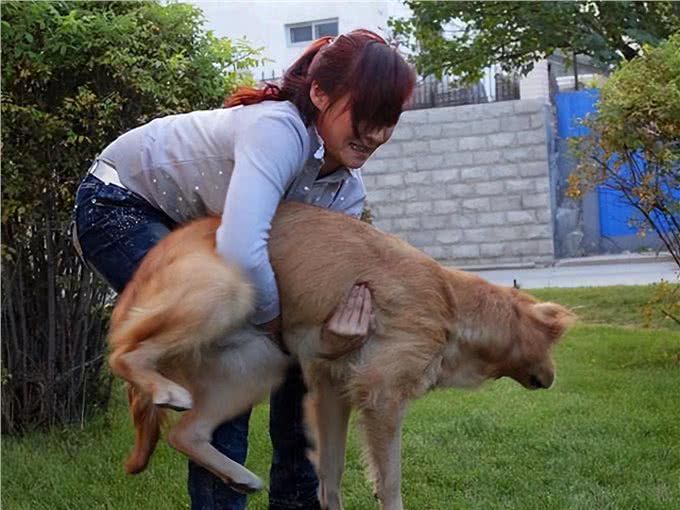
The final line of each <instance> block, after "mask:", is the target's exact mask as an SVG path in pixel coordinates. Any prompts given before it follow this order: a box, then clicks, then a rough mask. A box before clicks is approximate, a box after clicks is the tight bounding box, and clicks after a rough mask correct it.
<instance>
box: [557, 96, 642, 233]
mask: <svg viewBox="0 0 680 510" xmlns="http://www.w3.org/2000/svg"><path fill="white" fill-rule="evenodd" d="M599 97H600V94H599V90H597V89H586V90H579V91H575V92H560V93H558V94H557V96H556V98H555V102H556V105H557V131H558V136H559V137H560V138H563V139H567V138H572V137H577V136H584V135H587V134H588V132H589V130H588V129H587V128H586V127H584V126H582V125H581V124H580V121H581V120H582V119H585V118H586V117H587V116H588V114H590V113H594V112H595V111H596V110H597V107H596V103H597V101H598V100H599ZM597 201H598V209H599V228H600V236H603V237H608V238H616V237H621V236H631V235H635V234H636V233H637V229H636V228H635V227H634V226H631V225H630V220H631V218H633V219H641V215H640V213H639V212H638V211H637V210H636V209H635V208H634V207H633V206H631V205H630V204H629V203H628V202H626V200H625V198H624V197H623V194H622V193H620V192H617V191H613V190H609V189H605V188H602V187H599V188H598V189H597Z"/></svg>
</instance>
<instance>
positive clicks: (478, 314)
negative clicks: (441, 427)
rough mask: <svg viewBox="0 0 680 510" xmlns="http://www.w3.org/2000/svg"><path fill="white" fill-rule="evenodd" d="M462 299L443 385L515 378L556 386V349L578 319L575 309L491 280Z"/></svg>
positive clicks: (528, 383) (446, 356)
mask: <svg viewBox="0 0 680 510" xmlns="http://www.w3.org/2000/svg"><path fill="white" fill-rule="evenodd" d="M457 301H458V304H459V307H458V311H457V316H458V319H457V320H456V325H455V326H454V328H453V329H452V331H451V335H450V338H449V343H448V346H447V348H446V350H445V352H444V360H443V362H442V373H441V377H440V381H439V383H440V384H442V385H446V386H458V387H475V386H479V385H480V384H482V383H483V382H484V381H486V380H488V379H499V378H501V377H510V378H512V379H514V380H515V381H517V382H518V383H520V384H521V385H522V386H524V387H525V388H529V389H540V388H549V387H550V386H552V384H553V382H554V380H555V367H554V364H553V361H552V357H551V352H550V351H551V348H552V347H553V345H555V343H557V341H558V340H559V339H560V338H561V337H562V336H563V335H564V333H565V332H566V330H567V328H568V327H569V325H570V324H572V322H573V321H574V320H575V317H574V315H573V314H572V313H571V312H570V311H569V310H567V309H566V308H564V307H563V306H561V305H558V304H555V303H540V302H538V301H537V300H536V299H534V298H533V297H531V296H529V295H528V294H524V293H523V292H519V291H517V290H515V289H505V288H500V287H496V286H493V285H491V284H486V285H483V286H482V287H480V288H479V289H477V292H476V296H475V293H472V294H471V295H468V296H465V298H463V299H462V300H457Z"/></svg>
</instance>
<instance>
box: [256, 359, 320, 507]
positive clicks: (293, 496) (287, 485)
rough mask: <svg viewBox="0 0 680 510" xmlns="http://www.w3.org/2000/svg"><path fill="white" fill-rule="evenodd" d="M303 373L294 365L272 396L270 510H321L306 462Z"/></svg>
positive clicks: (309, 467) (306, 442)
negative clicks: (272, 450) (272, 452)
mask: <svg viewBox="0 0 680 510" xmlns="http://www.w3.org/2000/svg"><path fill="white" fill-rule="evenodd" d="M306 391H307V390H306V388H305V383H304V381H303V378H302V372H301V370H300V367H299V366H298V365H293V366H292V367H291V368H290V369H289V370H288V373H287V374H286V379H285V381H284V383H283V385H282V386H281V387H280V388H279V389H278V390H276V391H275V392H274V393H272V396H271V399H270V405H269V409H270V411H269V434H270V436H271V439H272V446H273V448H274V454H273V457H272V467H271V471H270V493H269V509H270V510H283V509H286V510H288V509H305V510H314V509H320V508H321V507H320V505H319V500H318V496H317V488H318V485H319V480H318V479H317V477H316V473H315V471H314V466H313V465H312V463H311V462H310V461H309V459H308V458H307V449H308V448H309V443H308V441H307V437H306V436H305V427H304V423H303V409H302V399H303V397H304V395H305V393H306Z"/></svg>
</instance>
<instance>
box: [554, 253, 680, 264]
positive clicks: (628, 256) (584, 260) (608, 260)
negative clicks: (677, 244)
mask: <svg viewBox="0 0 680 510" xmlns="http://www.w3.org/2000/svg"><path fill="white" fill-rule="evenodd" d="M657 262H673V257H672V256H671V254H670V253H666V252H664V253H659V254H658V255H657V254H655V253H653V254H646V253H622V254H616V255H594V256H591V257H579V258H569V259H559V260H556V261H555V264H554V265H555V267H576V266H600V265H608V264H651V263H657Z"/></svg>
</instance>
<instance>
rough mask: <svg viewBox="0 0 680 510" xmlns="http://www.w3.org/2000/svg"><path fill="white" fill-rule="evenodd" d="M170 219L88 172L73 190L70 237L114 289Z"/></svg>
mask: <svg viewBox="0 0 680 510" xmlns="http://www.w3.org/2000/svg"><path fill="white" fill-rule="evenodd" d="M173 227H175V224H174V222H173V221H172V220H171V219H170V217H168V216H167V215H166V214H165V213H163V212H162V211H159V210H158V209H156V208H155V207H153V206H152V205H151V204H149V203H148V202H147V201H146V200H144V199H143V198H142V197H140V196H139V195H137V194H135V193H133V192H132V191H129V190H127V189H124V188H121V187H119V186H116V185H115V184H106V183H104V182H103V181H101V180H99V179H98V178H97V177H95V176H94V175H90V174H88V175H87V176H86V177H85V179H83V181H82V182H81V184H80V187H79V188H78V192H77V193H76V206H75V210H74V225H73V240H74V245H75V247H76V251H77V252H78V254H79V255H80V257H81V258H82V259H83V261H84V262H85V263H86V264H87V265H88V266H89V267H90V268H91V269H93V270H94V271H96V272H97V273H98V274H99V275H100V276H101V277H102V278H103V279H104V280H106V282H108V284H109V285H110V286H111V287H112V288H113V289H114V290H115V291H116V292H120V291H122V290H123V287H125V284H126V283H127V282H128V281H129V280H130V278H131V277H132V274H133V273H134V271H135V269H136V268H137V266H138V265H139V263H140V262H141V261H142V259H143V258H144V256H145V255H146V253H147V252H148V251H149V250H150V249H151V248H152V247H153V246H154V245H155V244H156V243H157V242H158V241H160V240H161V239H163V238H164V237H165V236H166V235H168V233H170V231H171V230H172V228H173Z"/></svg>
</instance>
